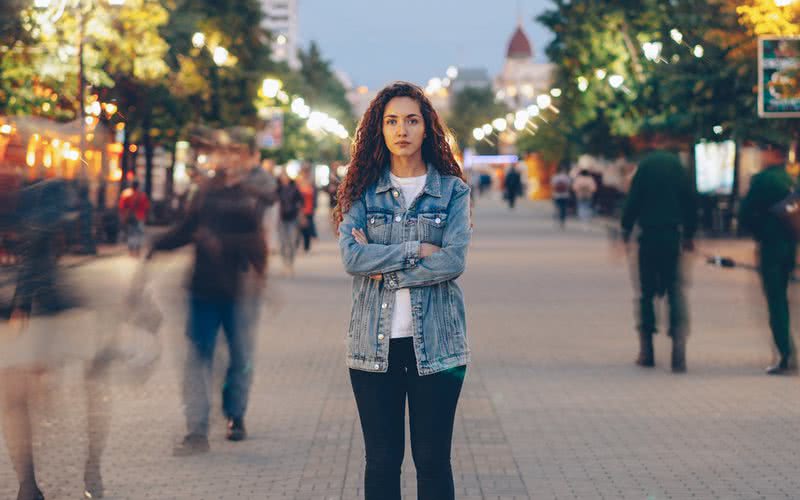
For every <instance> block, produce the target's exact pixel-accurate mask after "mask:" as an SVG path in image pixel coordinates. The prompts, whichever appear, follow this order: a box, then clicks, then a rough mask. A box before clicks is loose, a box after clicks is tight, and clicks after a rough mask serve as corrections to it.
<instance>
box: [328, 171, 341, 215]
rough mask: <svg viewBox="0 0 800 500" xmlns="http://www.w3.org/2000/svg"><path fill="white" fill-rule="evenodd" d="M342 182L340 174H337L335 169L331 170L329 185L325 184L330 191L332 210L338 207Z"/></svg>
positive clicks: (329, 201)
mask: <svg viewBox="0 0 800 500" xmlns="http://www.w3.org/2000/svg"><path fill="white" fill-rule="evenodd" d="M340 184H341V181H340V180H339V176H338V175H336V173H335V172H334V171H331V175H330V178H329V179H328V185H327V186H325V192H326V193H328V207H329V208H330V210H331V212H333V209H334V208H336V203H337V198H336V197H337V195H338V191H339V185H340Z"/></svg>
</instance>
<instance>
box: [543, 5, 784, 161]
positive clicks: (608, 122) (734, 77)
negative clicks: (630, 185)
mask: <svg viewBox="0 0 800 500" xmlns="http://www.w3.org/2000/svg"><path fill="white" fill-rule="evenodd" d="M629 3H631V2H627V1H614V0H575V1H567V0H555V1H554V7H553V8H551V9H550V10H549V11H547V12H545V13H544V14H543V15H541V16H540V17H539V18H538V19H539V21H540V22H541V23H543V24H544V25H545V26H547V27H548V28H550V29H551V30H552V31H553V33H554V35H555V37H554V39H553V41H552V43H551V44H550V45H549V46H548V48H547V54H548V56H549V57H550V59H551V60H552V61H554V62H555V63H556V64H557V66H558V68H557V71H556V76H555V80H556V81H555V83H554V85H555V86H557V87H560V88H562V89H563V95H562V97H561V99H559V104H560V108H561V111H562V113H561V116H560V117H559V123H558V127H559V128H560V129H561V130H563V132H564V134H565V135H566V137H567V138H568V141H567V144H566V147H567V148H570V149H569V151H566V153H567V154H568V155H572V156H574V155H576V154H578V153H584V152H586V153H591V154H597V155H605V156H614V155H615V154H617V153H619V152H623V151H625V150H626V149H627V147H628V146H629V141H630V139H631V138H633V137H636V136H639V135H641V134H648V133H660V134H666V135H670V136H677V137H683V138H685V140H686V141H687V143H689V142H691V141H696V140H700V139H704V138H707V139H714V138H719V137H734V138H738V139H749V138H761V137H765V136H769V137H770V138H771V139H773V140H788V139H787V137H786V135H787V132H786V126H785V125H786V124H785V123H783V122H782V121H780V120H761V119H759V118H758V116H757V110H756V98H757V91H756V85H757V53H756V49H757V44H756V41H757V39H756V36H755V35H760V34H766V33H779V34H791V33H794V32H796V31H795V30H798V29H799V28H798V24H797V22H796V21H797V15H796V11H797V9H798V7H797V6H794V7H777V6H776V4H775V3H774V1H773V0H748V1H746V2H744V4H742V2H741V1H736V0H711V1H708V2H696V1H694V0H672V1H670V2H662V1H658V0H641V1H637V2H632V3H633V4H636V5H628V4H629ZM634 7H635V8H634ZM673 30H677V32H678V33H677V38H678V41H677V42H676V41H675V40H674V39H673V36H672V35H675V32H674V31H673ZM652 42H656V43H660V44H661V51H660V54H659V56H658V58H657V60H656V61H652V60H648V59H647V58H646V57H645V54H644V51H643V45H644V44H645V43H652ZM597 70H602V72H603V73H605V78H604V79H601V78H598V73H597ZM603 73H600V76H603ZM611 74H616V75H620V76H621V77H623V78H624V83H623V85H622V86H620V87H619V88H618V89H614V88H612V87H611V85H609V78H608V75H611ZM579 85H581V87H580V88H579Z"/></svg>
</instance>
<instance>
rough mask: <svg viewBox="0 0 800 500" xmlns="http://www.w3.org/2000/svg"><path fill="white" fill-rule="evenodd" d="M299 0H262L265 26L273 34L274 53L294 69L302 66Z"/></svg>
mask: <svg viewBox="0 0 800 500" xmlns="http://www.w3.org/2000/svg"><path fill="white" fill-rule="evenodd" d="M297 2H298V0H261V5H262V9H263V11H264V28H266V29H267V30H269V32H270V33H271V34H272V55H273V59H275V60H276V61H284V62H286V63H288V64H289V67H291V68H292V69H297V68H299V67H300V60H299V59H298V57H297V48H298V46H299V44H298V10H297Z"/></svg>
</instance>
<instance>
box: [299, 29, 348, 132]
mask: <svg viewBox="0 0 800 500" xmlns="http://www.w3.org/2000/svg"><path fill="white" fill-rule="evenodd" d="M298 58H299V59H300V71H299V73H300V77H301V78H302V80H303V83H304V90H305V92H304V93H303V95H304V99H305V100H306V102H307V103H309V104H310V105H311V106H312V107H314V108H317V109H321V110H323V111H325V112H327V113H329V114H330V115H332V116H334V117H336V118H337V119H338V120H339V121H340V122H342V123H343V124H344V125H345V126H347V127H348V128H350V129H352V128H353V126H354V125H355V120H354V118H353V108H352V106H351V105H350V101H348V100H347V90H346V89H345V88H344V85H343V84H342V82H341V81H340V80H339V78H338V77H337V76H336V74H335V73H334V72H333V70H332V69H331V65H330V62H329V61H327V60H325V59H324V58H323V57H322V53H321V52H320V50H319V46H318V45H317V42H315V41H312V42H311V44H310V45H309V47H308V50H302V49H301V50H300V51H299V53H298Z"/></svg>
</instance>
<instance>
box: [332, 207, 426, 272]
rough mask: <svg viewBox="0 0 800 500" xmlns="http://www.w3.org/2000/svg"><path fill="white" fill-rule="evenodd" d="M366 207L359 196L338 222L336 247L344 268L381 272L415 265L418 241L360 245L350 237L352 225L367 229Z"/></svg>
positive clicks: (417, 258)
mask: <svg viewBox="0 0 800 500" xmlns="http://www.w3.org/2000/svg"><path fill="white" fill-rule="evenodd" d="M366 222H367V211H366V207H365V205H364V202H363V201H362V200H358V201H356V202H354V203H353V206H352V207H350V210H348V211H347V213H346V214H344V220H342V223H341V224H340V225H339V250H340V252H341V254H342V262H343V263H344V268H345V270H346V271H347V272H348V273H349V274H352V275H354V276H370V275H373V274H384V273H389V272H392V271H399V270H401V269H408V268H411V267H414V266H416V265H417V261H418V260H419V241H406V242H403V243H397V244H393V245H380V244H376V243H369V244H367V245H362V244H360V243H359V242H357V241H356V239H355V238H354V237H353V234H352V231H353V229H361V230H366V227H367V224H366Z"/></svg>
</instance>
